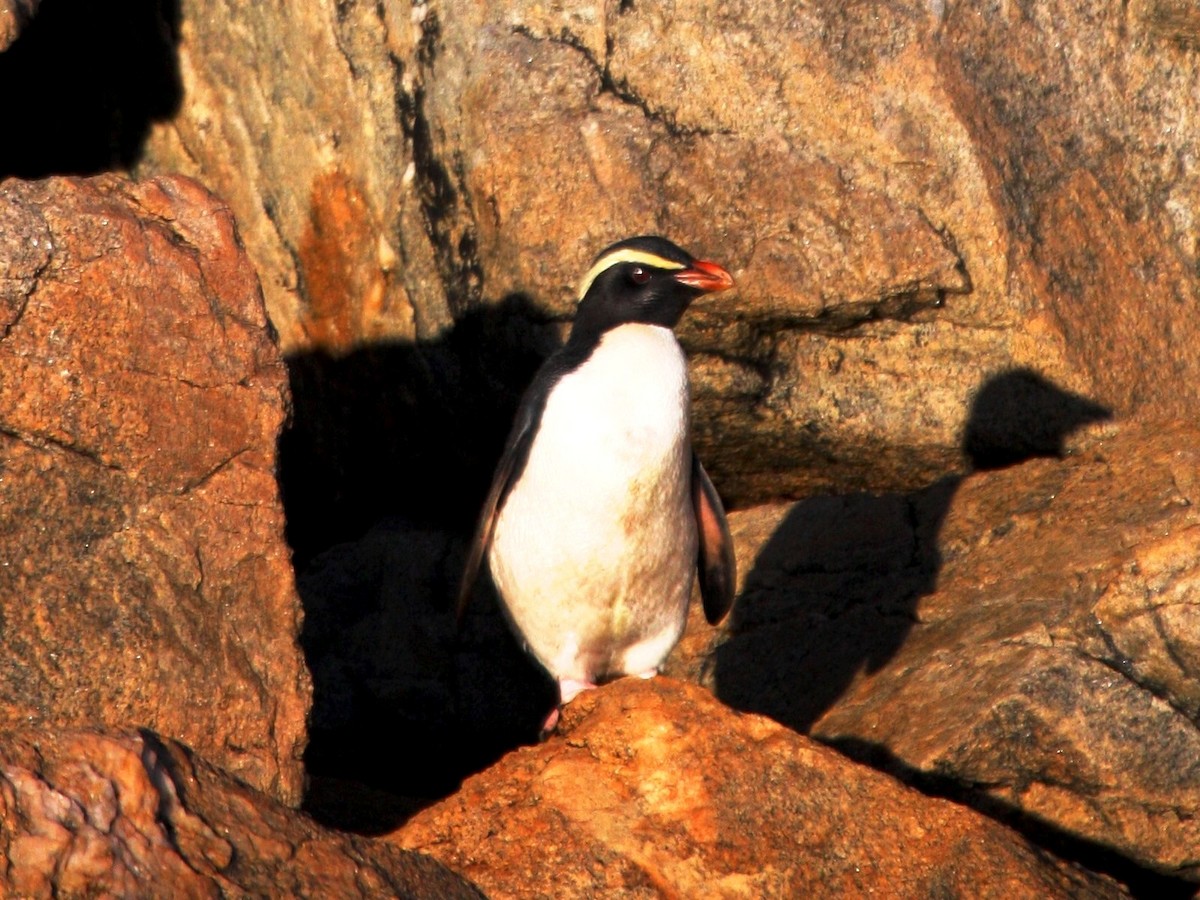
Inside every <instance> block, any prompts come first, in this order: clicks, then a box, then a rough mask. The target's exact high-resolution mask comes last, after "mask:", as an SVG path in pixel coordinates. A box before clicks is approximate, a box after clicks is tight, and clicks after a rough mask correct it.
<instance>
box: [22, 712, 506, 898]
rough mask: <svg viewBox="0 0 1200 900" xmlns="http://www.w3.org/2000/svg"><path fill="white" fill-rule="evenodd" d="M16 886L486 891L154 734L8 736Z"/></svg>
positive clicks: (165, 892)
mask: <svg viewBox="0 0 1200 900" xmlns="http://www.w3.org/2000/svg"><path fill="white" fill-rule="evenodd" d="M0 889H2V890H3V891H4V893H5V895H6V896H14V897H49V896H54V897H84V896H87V897H95V896H113V897H149V896H155V897H167V896H169V897H229V896H255V897H267V896H272V897H279V896H287V897H314V898H316V897H380V896H393V897H439V898H440V897H445V898H448V900H449V898H471V897H475V898H478V897H480V896H482V895H481V894H479V892H478V891H476V890H474V889H473V888H472V887H471V886H470V885H468V884H467V883H466V882H465V881H463V880H462V879H461V878H458V877H457V876H455V875H454V874H452V873H451V872H449V871H447V870H446V869H445V868H444V867H442V866H440V865H438V863H437V862H435V861H434V860H431V859H427V858H424V857H422V856H420V855H419V854H416V853H405V852H403V851H399V850H396V849H395V848H393V847H388V846H386V845H383V844H379V843H372V842H370V841H368V840H366V839H364V838H357V837H353V836H349V835H338V834H335V833H333V832H330V831H327V830H325V829H322V828H320V827H318V826H317V825H315V824H313V822H312V821H311V820H309V819H307V818H306V817H305V816H303V815H301V814H300V813H297V812H295V811H294V810H291V809H288V808H286V807H284V806H281V805H280V804H279V803H278V802H276V801H274V800H272V799H271V798H269V797H267V796H266V795H264V794H261V793H259V792H257V791H255V790H253V789H251V788H249V787H247V786H246V785H245V784H242V783H240V782H238V781H237V780H236V779H234V778H231V777H230V776H229V775H228V774H227V773H225V772H222V771H221V770H219V769H217V768H215V767H213V766H212V765H210V764H208V763H206V762H204V761H203V760H201V759H199V758H198V757H196V756H195V755H194V754H193V753H192V752H191V751H189V750H188V749H187V748H186V747H183V746H182V745H180V744H178V743H176V742H174V741H169V740H163V739H161V738H159V737H157V736H156V735H154V734H153V733H151V732H148V731H143V732H141V733H140V734H133V733H128V732H113V733H104V732H98V731H94V730H86V729H74V730H62V731H55V730H46V729H38V730H36V731H32V730H23V731H14V732H6V733H4V734H3V735H2V736H0Z"/></svg>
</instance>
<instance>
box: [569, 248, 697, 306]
mask: <svg viewBox="0 0 1200 900" xmlns="http://www.w3.org/2000/svg"><path fill="white" fill-rule="evenodd" d="M620 263H642V264H644V265H647V266H653V267H654V268H656V269H682V268H685V267H684V264H683V263H681V262H676V261H675V260H673V259H666V258H665V257H662V256H659V255H658V254H657V253H647V252H646V251H645V250H633V249H631V248H624V249H621V250H614V251H613V252H612V253H606V254H604V255H603V256H602V257H600V258H599V259H598V260H596V264H595V265H594V266H592V267H591V268H590V269H588V272H587V274H586V275H584V276H583V281H581V282H579V299H580V300H582V299H583V298H584V297H585V296H586V295H587V292H588V290H589V289H590V288H591V286H592V282H593V281H595V280H596V279H597V278H599V277H600V274H601V273H602V272H604V271H606V270H608V269H611V268H612V267H613V266H615V265H619V264H620Z"/></svg>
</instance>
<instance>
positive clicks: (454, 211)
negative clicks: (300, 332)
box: [390, 10, 483, 318]
mask: <svg viewBox="0 0 1200 900" xmlns="http://www.w3.org/2000/svg"><path fill="white" fill-rule="evenodd" d="M440 40H441V26H440V24H439V22H438V18H437V14H436V13H435V12H434V11H433V10H430V11H429V12H428V13H427V14H426V16H425V18H424V19H423V20H422V22H421V39H420V40H419V41H418V43H417V50H416V57H417V64H418V66H419V68H420V72H419V73H418V74H419V75H420V76H421V77H420V78H417V79H414V86H413V88H412V90H411V92H410V91H407V90H406V89H405V87H404V75H405V64H404V61H403V60H402V59H401V58H400V57H398V56H396V55H395V54H392V55H391V56H390V59H391V63H392V70H393V79H392V80H393V87H394V90H395V93H396V113H397V119H398V120H399V122H400V127H401V129H402V131H403V132H404V136H405V139H406V140H407V141H408V142H409V145H410V146H411V148H412V159H413V166H414V170H415V185H416V192H417V196H418V198H419V200H420V204H421V212H422V215H423V217H424V220H425V233H426V236H427V237H428V238H429V241H430V244H431V245H432V247H433V251H434V258H435V261H436V264H437V267H438V275H439V278H440V279H441V281H442V284H443V286H444V288H445V295H446V300H447V304H448V305H449V308H450V311H451V313H452V314H453V315H454V316H455V317H456V318H458V317H460V316H462V315H464V314H465V313H466V312H467V311H468V310H470V309H471V308H472V307H474V306H476V305H478V303H479V301H480V297H481V296H482V293H483V266H482V263H481V262H480V260H479V255H478V241H477V239H476V237H475V228H474V223H473V222H472V221H470V218H469V210H470V208H471V204H470V198H469V197H468V196H467V195H466V187H465V185H466V172H465V163H464V161H463V160H462V159H461V158H457V157H456V158H454V159H453V160H451V161H449V162H447V161H445V160H443V159H442V158H441V157H440V156H439V155H438V147H437V142H436V139H435V137H434V134H433V128H432V125H431V123H430V120H429V117H428V115H427V113H426V109H425V102H426V97H425V88H424V86H423V79H424V76H425V74H426V73H428V72H429V71H430V70H431V69H432V68H433V66H434V64H435V63H436V60H437V54H438V48H439V46H440Z"/></svg>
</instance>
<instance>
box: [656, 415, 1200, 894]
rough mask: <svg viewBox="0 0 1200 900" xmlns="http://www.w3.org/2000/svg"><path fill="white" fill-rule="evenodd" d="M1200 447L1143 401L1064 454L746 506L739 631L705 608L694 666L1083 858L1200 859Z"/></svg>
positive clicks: (1112, 863)
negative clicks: (929, 483) (718, 624)
mask: <svg viewBox="0 0 1200 900" xmlns="http://www.w3.org/2000/svg"><path fill="white" fill-rule="evenodd" d="M1197 446H1200V431H1197V429H1196V428H1195V427H1194V426H1192V425H1189V424H1175V425H1161V424H1140V425H1139V424H1136V423H1126V424H1122V425H1120V426H1119V427H1111V428H1110V429H1109V434H1108V435H1107V437H1106V438H1105V439H1103V440H1101V441H1099V442H1098V443H1096V444H1095V445H1094V446H1093V447H1092V449H1091V450H1089V451H1087V452H1083V453H1080V454H1078V455H1075V456H1071V457H1068V458H1066V459H1064V460H1058V459H1053V458H1040V459H1032V460H1029V461H1026V462H1024V463H1021V464H1019V465H1014V466H1010V467H1007V468H1003V469H997V470H992V471H983V472H979V473H976V474H973V475H971V476H969V477H967V478H965V479H959V478H953V477H952V478H947V479H945V480H943V481H941V482H939V483H938V484H936V485H934V486H933V487H931V488H928V489H924V490H921V491H918V492H915V493H911V494H892V495H868V494H857V495H847V496H840V497H813V498H810V499H808V500H804V501H801V502H799V503H796V504H784V505H774V506H768V507H763V508H761V509H757V510H747V511H745V512H743V513H738V514H735V516H734V520H733V530H734V536H735V540H738V541H739V542H740V545H739V551H740V554H741V557H740V559H741V561H742V563H743V566H744V571H745V573H746V574H745V577H744V583H743V589H742V593H741V596H740V598H739V600H738V606H737V607H736V610H735V613H734V618H733V621H732V623H731V624H730V625H729V634H728V635H726V636H725V637H723V638H718V639H713V637H712V632H711V630H706V629H703V628H701V627H699V623H695V627H694V628H693V629H692V630H691V632H690V634H689V636H688V638H687V639H685V642H684V644H683V645H682V647H681V654H680V656H681V657H684V658H681V659H678V660H676V661H675V662H674V663H673V665H675V666H676V667H678V668H677V669H676V670H674V671H679V673H680V674H688V675H691V676H693V677H696V678H698V679H699V680H701V681H703V682H705V683H707V684H710V685H711V686H713V688H714V689H715V691H716V692H717V694H718V696H720V697H721V698H722V699H724V700H725V701H726V702H728V703H730V704H732V705H733V706H735V707H737V708H740V709H745V710H753V711H755V712H760V713H765V714H767V715H770V716H771V717H773V718H774V719H776V720H777V721H779V722H782V723H784V724H787V725H789V726H790V727H792V728H793V729H795V730H797V731H799V732H802V733H805V734H811V735H812V736H813V737H816V738H818V739H820V740H821V741H823V742H826V743H828V744H831V745H833V746H836V747H838V748H840V749H842V750H843V751H844V752H846V753H848V754H849V755H851V756H853V757H855V758H858V759H860V760H863V761H866V762H869V763H871V764H873V765H876V766H878V767H880V768H883V769H885V770H888V771H891V772H893V773H894V774H897V775H899V776H901V777H903V778H905V779H906V780H908V781H910V782H911V783H914V784H918V785H920V786H921V787H923V788H924V789H926V790H932V791H934V792H937V793H942V794H946V795H949V796H952V797H955V798H956V799H959V800H960V801H965V802H968V803H970V804H971V805H973V806H976V807H977V808H980V809H983V810H986V811H987V812H989V813H990V814H992V815H994V816H996V817H998V818H1000V819H1001V820H1004V821H1008V822H1011V823H1014V824H1018V825H1020V826H1021V827H1022V828H1025V829H1026V830H1028V831H1030V832H1031V833H1037V834H1038V835H1039V839H1041V840H1043V841H1045V842H1046V843H1047V844H1048V845H1049V846H1052V847H1056V848H1057V849H1059V850H1060V851H1067V852H1069V853H1070V854H1071V855H1073V856H1074V857H1076V858H1082V859H1087V860H1089V861H1090V862H1091V863H1092V864H1095V865H1103V866H1104V867H1106V868H1107V869H1108V870H1109V871H1114V872H1120V871H1121V869H1122V866H1126V867H1128V869H1129V872H1128V873H1127V877H1130V878H1132V877H1134V876H1133V875H1132V874H1129V873H1133V872H1135V871H1136V870H1138V869H1140V870H1142V871H1143V872H1146V873H1158V874H1159V875H1162V876H1167V877H1171V878H1178V879H1189V880H1196V879H1200V868H1198V867H1197V859H1196V852H1195V851H1196V847H1197V846H1200V825H1198V823H1200V733H1198V732H1197V728H1196V723H1197V722H1198V721H1200V637H1198V636H1200V591H1198V590H1197V579H1198V578H1200V519H1198V518H1197V513H1196V510H1197V508H1200V503H1198V497H1197V490H1200V481H1198V476H1197V472H1200V453H1198V451H1197V450H1196V447H1197ZM714 644H716V645H718V646H715V647H714ZM1105 860H1107V861H1105ZM1122 860H1124V861H1123V862H1122Z"/></svg>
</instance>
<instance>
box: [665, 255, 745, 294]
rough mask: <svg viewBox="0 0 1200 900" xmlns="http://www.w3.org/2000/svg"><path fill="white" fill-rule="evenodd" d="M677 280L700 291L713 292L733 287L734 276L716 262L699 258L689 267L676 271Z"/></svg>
mask: <svg viewBox="0 0 1200 900" xmlns="http://www.w3.org/2000/svg"><path fill="white" fill-rule="evenodd" d="M675 280H676V281H678V282H680V283H681V284H686V285H687V286H688V287H693V288H695V289H696V290H698V291H704V292H705V293H706V294H707V293H712V292H713V291H727V290H729V288H731V287H733V276H732V275H730V274H729V273H728V272H726V271H725V270H724V269H723V268H722V267H721V266H718V265H717V264H716V263H715V262H707V261H706V260H703V259H698V260H696V261H695V262H693V263H692V265H691V266H690V267H689V268H686V269H683V270H681V271H679V272H676V273H675Z"/></svg>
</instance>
